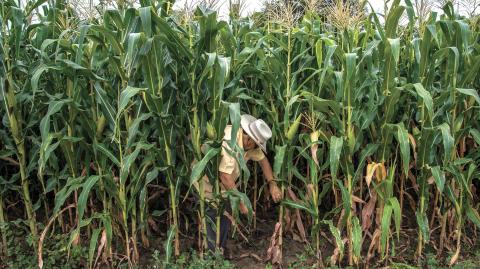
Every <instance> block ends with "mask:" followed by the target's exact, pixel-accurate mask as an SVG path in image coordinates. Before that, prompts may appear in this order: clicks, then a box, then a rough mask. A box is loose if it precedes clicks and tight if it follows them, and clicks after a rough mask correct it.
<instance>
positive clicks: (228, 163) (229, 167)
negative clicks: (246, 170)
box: [218, 148, 236, 175]
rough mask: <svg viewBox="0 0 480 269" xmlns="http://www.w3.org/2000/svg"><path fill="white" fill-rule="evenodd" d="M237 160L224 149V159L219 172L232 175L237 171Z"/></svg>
mask: <svg viewBox="0 0 480 269" xmlns="http://www.w3.org/2000/svg"><path fill="white" fill-rule="evenodd" d="M235 164H236V160H235V158H234V157H233V156H231V155H230V154H229V153H228V152H227V151H226V150H225V149H224V148H222V159H221V160H220V165H219V167H218V171H220V172H222V173H225V174H229V175H231V174H232V173H233V171H234V170H235Z"/></svg>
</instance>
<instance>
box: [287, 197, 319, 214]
mask: <svg viewBox="0 0 480 269" xmlns="http://www.w3.org/2000/svg"><path fill="white" fill-rule="evenodd" d="M282 205H286V206H287V207H290V208H294V209H300V210H304V211H306V212H308V213H309V214H310V215H311V216H313V217H315V218H316V217H318V215H317V213H316V212H315V210H313V209H312V208H309V207H307V206H305V205H304V204H301V203H298V202H294V201H292V200H282Z"/></svg>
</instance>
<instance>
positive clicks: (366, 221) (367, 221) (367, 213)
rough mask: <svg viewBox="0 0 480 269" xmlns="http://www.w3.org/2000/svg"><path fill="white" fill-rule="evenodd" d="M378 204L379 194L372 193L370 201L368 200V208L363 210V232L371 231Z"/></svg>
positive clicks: (365, 207)
mask: <svg viewBox="0 0 480 269" xmlns="http://www.w3.org/2000/svg"><path fill="white" fill-rule="evenodd" d="M376 203H377V194H376V193H374V192H372V194H371V196H370V200H368V203H367V205H366V206H364V207H363V209H362V230H363V231H367V230H368V229H370V227H371V226H372V223H373V219H372V216H373V213H374V211H375V205H376Z"/></svg>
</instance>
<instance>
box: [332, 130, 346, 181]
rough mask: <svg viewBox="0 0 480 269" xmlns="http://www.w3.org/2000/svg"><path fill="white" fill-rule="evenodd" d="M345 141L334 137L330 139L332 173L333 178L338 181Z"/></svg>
mask: <svg viewBox="0 0 480 269" xmlns="http://www.w3.org/2000/svg"><path fill="white" fill-rule="evenodd" d="M342 146H343V139H342V138H341V137H336V136H332V137H331V138H330V159H329V160H330V171H331V174H332V178H333V179H334V180H336V179H337V170H338V165H339V161H340V154H341V152H342Z"/></svg>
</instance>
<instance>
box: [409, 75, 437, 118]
mask: <svg viewBox="0 0 480 269" xmlns="http://www.w3.org/2000/svg"><path fill="white" fill-rule="evenodd" d="M413 87H414V88H415V90H416V91H417V94H418V96H420V98H422V100H423V104H424V105H425V107H426V108H427V112H428V118H429V119H430V120H432V118H433V100H432V96H431V95H430V93H429V92H427V91H426V90H425V88H424V87H423V85H422V84H421V83H415V84H413Z"/></svg>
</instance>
